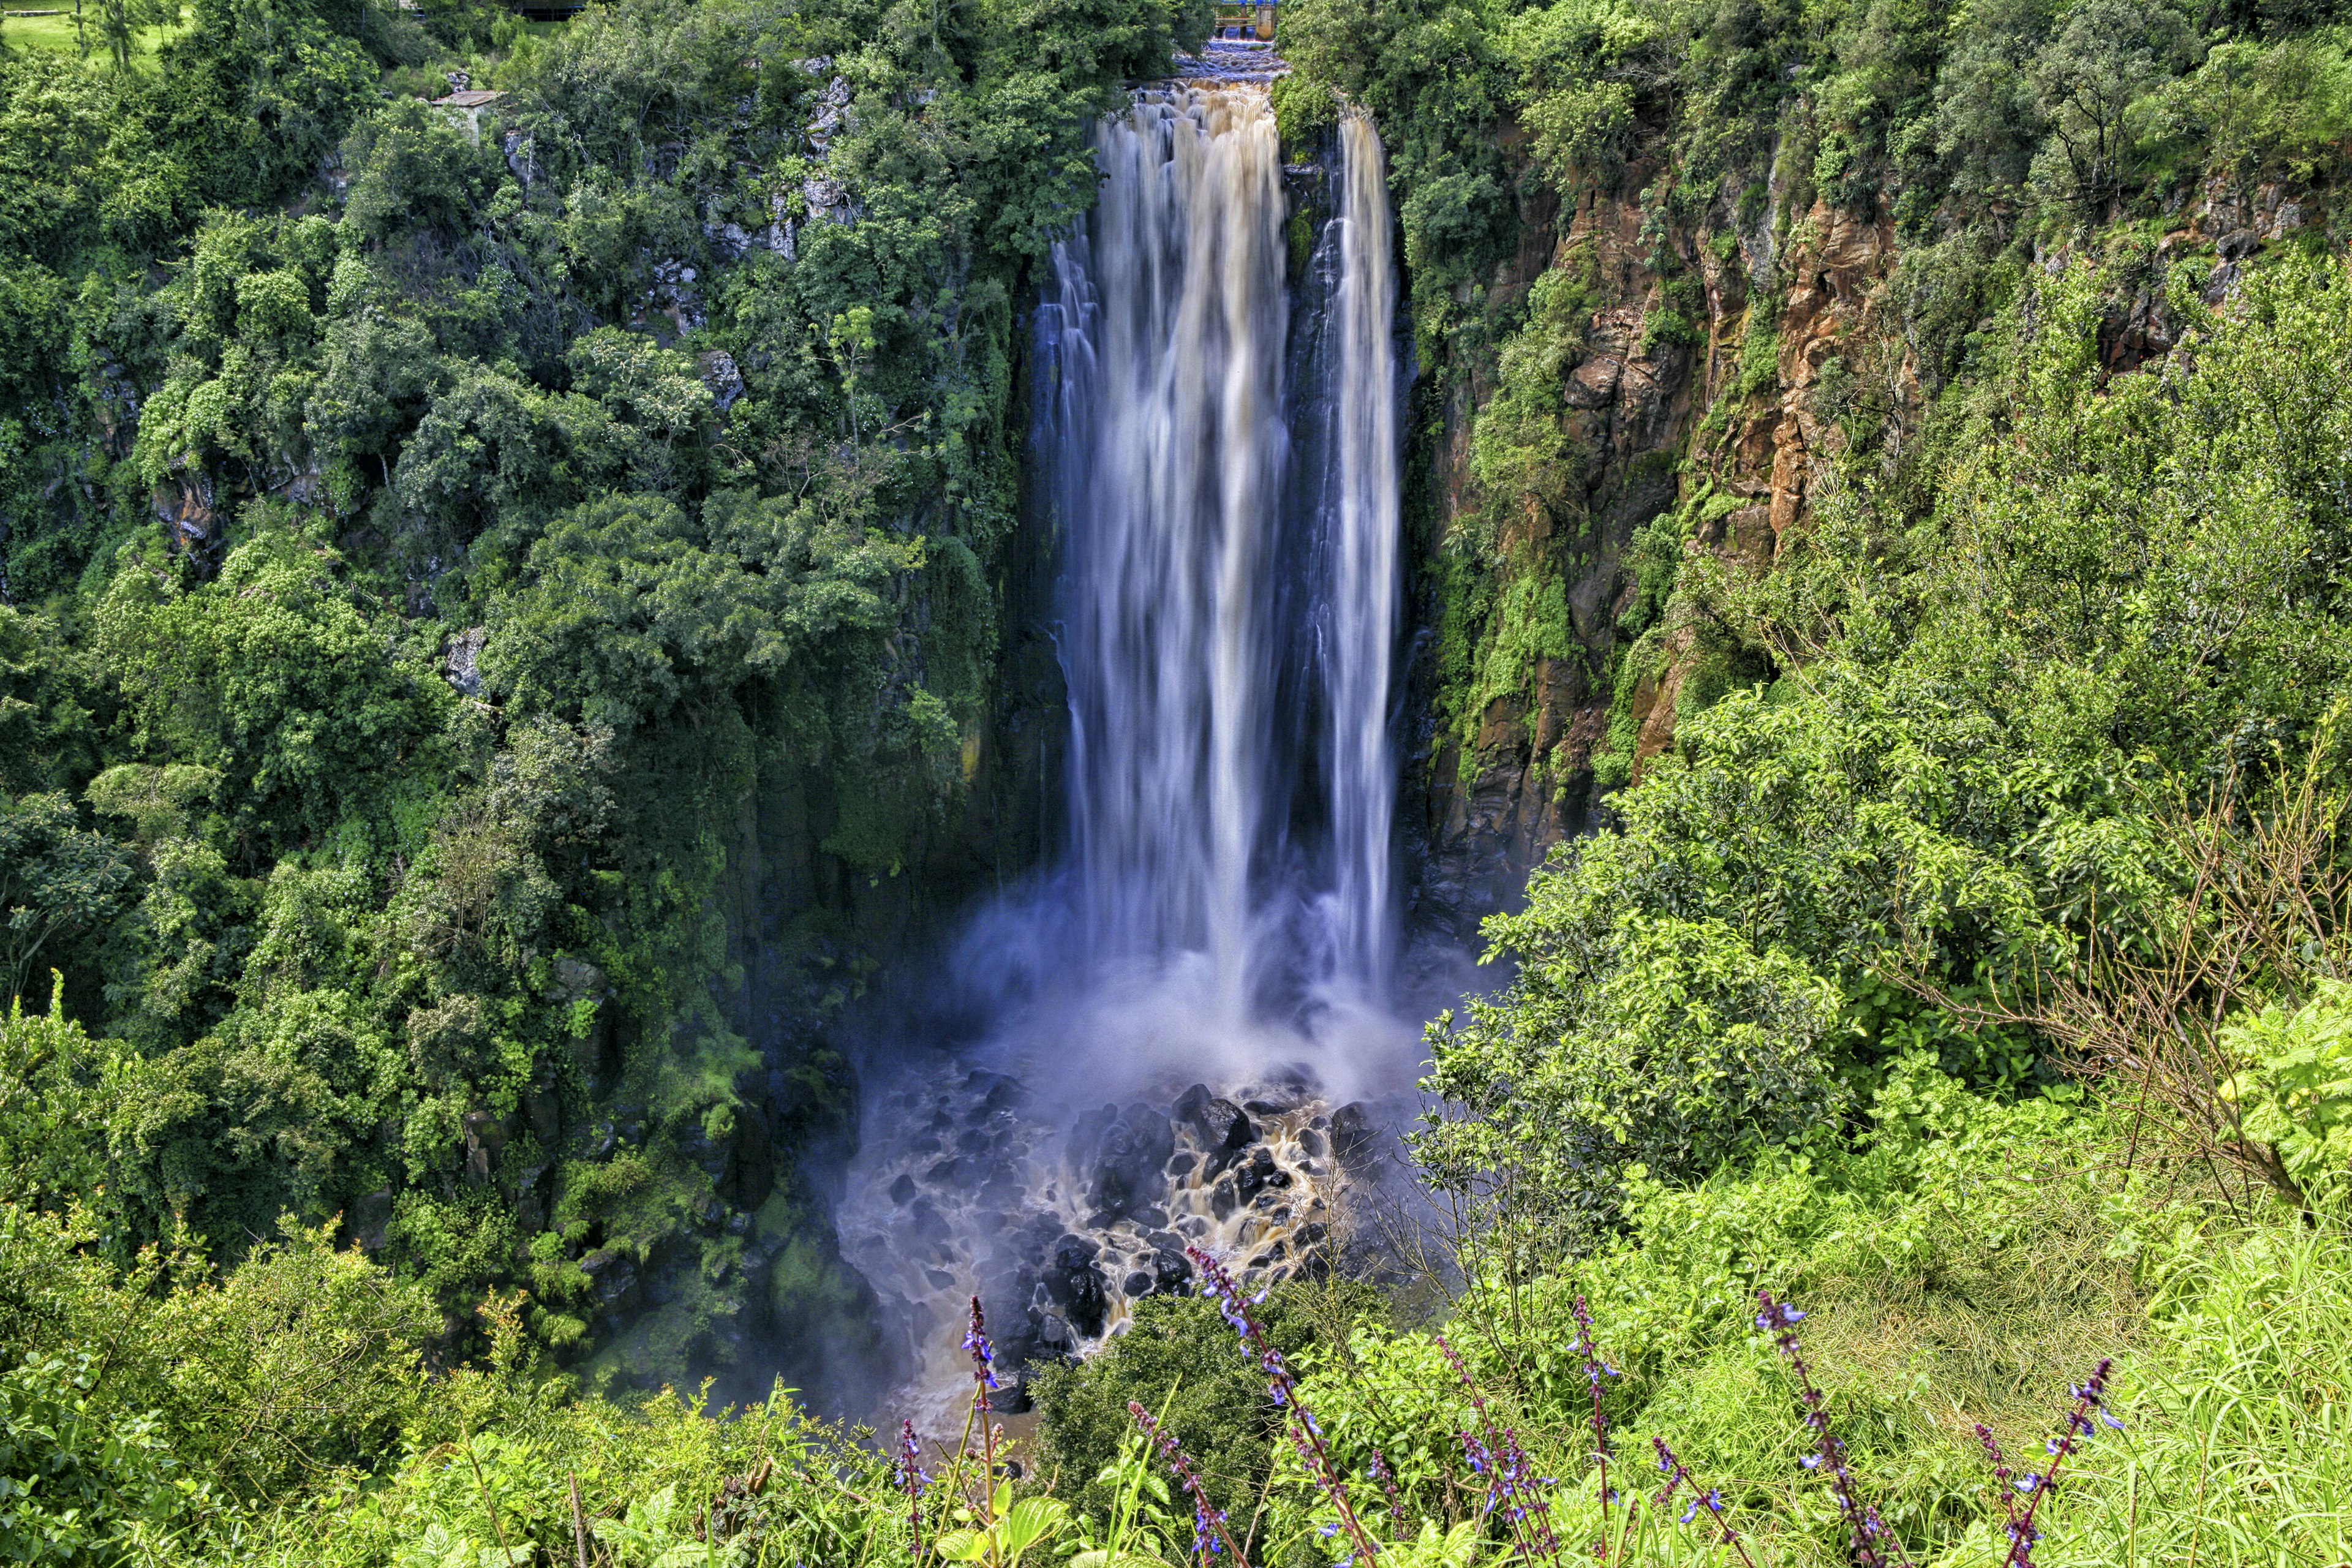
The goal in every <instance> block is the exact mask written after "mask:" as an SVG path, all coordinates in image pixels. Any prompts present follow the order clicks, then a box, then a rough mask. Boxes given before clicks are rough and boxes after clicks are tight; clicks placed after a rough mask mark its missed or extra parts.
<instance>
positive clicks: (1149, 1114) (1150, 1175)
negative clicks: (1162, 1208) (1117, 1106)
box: [1090, 1105, 1176, 1219]
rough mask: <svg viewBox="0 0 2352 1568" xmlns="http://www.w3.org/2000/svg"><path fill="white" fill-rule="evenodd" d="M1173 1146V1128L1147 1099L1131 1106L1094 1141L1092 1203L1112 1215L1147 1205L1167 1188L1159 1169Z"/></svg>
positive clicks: (1136, 1211)
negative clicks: (1140, 1103) (1146, 1103)
mask: <svg viewBox="0 0 2352 1568" xmlns="http://www.w3.org/2000/svg"><path fill="white" fill-rule="evenodd" d="M1174 1152H1176V1130H1175V1128H1174V1127H1172V1126H1171V1125H1170V1123H1169V1121H1168V1118H1167V1117H1165V1116H1162V1115H1161V1114H1160V1112H1159V1111H1157V1110H1152V1109H1151V1108H1150V1106H1148V1105H1130V1106H1129V1107H1128V1108H1127V1109H1126V1110H1124V1111H1122V1112H1120V1114H1119V1116H1118V1120H1116V1121H1113V1122H1112V1123H1111V1124H1110V1125H1109V1126H1108V1127H1107V1128H1105V1129H1104V1130H1103V1134H1102V1138H1101V1141H1100V1142H1098V1143H1097V1145H1096V1151H1095V1159H1094V1168H1093V1172H1092V1179H1091V1183H1090V1191H1091V1194H1092V1196H1093V1200H1094V1203H1095V1206H1096V1207H1097V1208H1099V1209H1100V1210H1101V1211H1102V1212H1103V1213H1105V1214H1107V1215H1110V1216H1111V1217H1112V1218H1114V1219H1118V1218H1123V1217H1126V1216H1128V1215H1133V1214H1136V1213H1138V1212H1139V1211H1140V1210H1144V1209H1147V1208H1149V1207H1150V1205H1152V1203H1153V1202H1154V1201H1155V1200H1156V1199H1158V1198H1159V1197H1160V1194H1162V1193H1163V1192H1164V1191H1165V1190H1166V1178H1165V1177H1163V1176H1162V1175H1161V1174H1160V1171H1161V1169H1162V1167H1164V1166H1165V1165H1166V1164H1167V1163H1168V1158H1169V1156H1170V1155H1171V1154H1173V1153H1174ZM1163 1218H1164V1216H1163Z"/></svg>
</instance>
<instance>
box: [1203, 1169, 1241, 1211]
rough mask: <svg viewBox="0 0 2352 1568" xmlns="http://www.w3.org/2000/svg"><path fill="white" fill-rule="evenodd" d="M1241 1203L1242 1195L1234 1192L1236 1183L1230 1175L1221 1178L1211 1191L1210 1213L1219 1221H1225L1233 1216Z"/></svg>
mask: <svg viewBox="0 0 2352 1568" xmlns="http://www.w3.org/2000/svg"><path fill="white" fill-rule="evenodd" d="M1240 1203H1241V1194H1239V1193H1236V1192H1235V1191H1234V1181H1233V1176H1232V1174H1231V1173H1227V1174H1226V1175H1224V1176H1223V1177H1221V1178H1220V1179H1219V1180H1218V1182H1217V1184H1216V1185H1215V1186H1213V1187H1211V1188H1210V1189H1209V1212H1210V1213H1211V1214H1213V1215H1216V1216H1217V1217H1218V1218H1219V1219H1224V1218H1226V1217H1227V1216H1229V1215H1232V1213H1233V1212H1234V1209H1235V1208H1236V1207H1237V1206H1239V1205H1240Z"/></svg>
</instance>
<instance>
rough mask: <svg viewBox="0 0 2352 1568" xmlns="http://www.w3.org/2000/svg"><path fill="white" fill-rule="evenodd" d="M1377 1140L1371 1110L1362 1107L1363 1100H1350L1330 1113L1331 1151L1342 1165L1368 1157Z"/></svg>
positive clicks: (1377, 1135) (1363, 1160)
mask: <svg viewBox="0 0 2352 1568" xmlns="http://www.w3.org/2000/svg"><path fill="white" fill-rule="evenodd" d="M1379 1141H1380V1133H1379V1131H1378V1130H1376V1129H1375V1128H1374V1127H1373V1126H1372V1117H1371V1112H1370V1111H1369V1110H1365V1109H1364V1103H1363V1101H1361V1100H1350V1101H1349V1102H1348V1103H1347V1104H1345V1105H1343V1106H1341V1107H1340V1108H1339V1110H1335V1111H1333V1112H1332V1113H1331V1153H1332V1155H1333V1157H1335V1158H1336V1159H1338V1161H1339V1163H1341V1164H1342V1165H1356V1164H1360V1163H1363V1162H1365V1161H1367V1160H1369V1159H1370V1158H1371V1156H1372V1153H1373V1152H1374V1151H1375V1149H1376V1148H1377V1147H1378V1145H1379Z"/></svg>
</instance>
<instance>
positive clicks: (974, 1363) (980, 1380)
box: [963, 1296, 1004, 1388]
mask: <svg viewBox="0 0 2352 1568" xmlns="http://www.w3.org/2000/svg"><path fill="white" fill-rule="evenodd" d="M963 1348H964V1349H965V1350H966V1351H968V1352H971V1375H972V1381H973V1382H975V1383H977V1384H980V1385H981V1386H982V1387H983V1388H1002V1387H1003V1386H1004V1385H1003V1384H1001V1383H999V1382H997V1381H996V1347H995V1346H994V1345H992V1344H990V1343H989V1342H988V1324H987V1321H986V1320H985V1319H984V1318H982V1316H981V1311H980V1298H979V1297H977V1296H974V1297H973V1298H972V1299H971V1328H969V1329H967V1330H965V1331H964V1336H963Z"/></svg>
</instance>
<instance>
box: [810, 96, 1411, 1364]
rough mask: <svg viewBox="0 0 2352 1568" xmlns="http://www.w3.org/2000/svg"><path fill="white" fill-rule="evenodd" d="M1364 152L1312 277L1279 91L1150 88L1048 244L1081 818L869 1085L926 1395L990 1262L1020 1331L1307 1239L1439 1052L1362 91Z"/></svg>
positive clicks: (1107, 144) (1040, 442) (1039, 438)
mask: <svg viewBox="0 0 2352 1568" xmlns="http://www.w3.org/2000/svg"><path fill="white" fill-rule="evenodd" d="M1095 154H1096V158H1097V163H1098V165H1099V166H1100V168H1101V170H1102V172H1103V175H1104V184H1103V186H1102V192H1101V198H1100V202H1099V204H1098V205H1097V209H1096V211H1095V212H1094V213H1093V214H1092V215H1091V216H1090V217H1089V219H1088V221H1087V223H1086V224H1085V225H1084V226H1083V227H1082V228H1081V229H1080V230H1079V231H1078V232H1076V233H1074V234H1073V235H1072V236H1070V237H1068V238H1067V239H1066V240H1065V241H1064V242H1062V243H1061V244H1060V245H1058V246H1056V247H1055V251H1054V254H1053V258H1052V267H1051V270H1050V275H1049V279H1048V281H1047V284H1046V287H1045V298H1044V300H1042V301H1041V304H1040V307H1039V310H1038V312H1037V351H1038V363H1039V370H1040V373H1039V377H1038V384H1039V385H1040V387H1041V388H1042V389H1043V390H1041V393H1040V395H1039V399H1038V402H1037V404H1036V406H1035V408H1034V420H1035V424H1034V431H1033V437H1034V447H1035V450H1036V454H1037V458H1038V461H1039V463H1040V466H1041V468H1042V474H1041V483H1040V486H1039V489H1041V491H1042V492H1043V493H1042V495H1041V497H1040V500H1041V503H1042V505H1041V510H1042V512H1043V514H1044V517H1045V521H1046V522H1047V523H1048V524H1049V525H1050V526H1051V527H1052V528H1053V529H1054V530H1055V537H1056V541H1057V542H1058V544H1059V547H1060V550H1061V553H1062V560H1063V575H1062V582H1061V617H1062V626H1061V634H1060V651H1061V658H1062V662H1063V668H1064V672H1065V675H1066V682H1067V686H1068V690H1069V701H1070V716H1071V742H1070V759H1069V774H1068V781H1067V784H1068V795H1069V822H1070V835H1069V843H1068V846H1067V848H1066V854H1065V856H1064V858H1063V859H1062V862H1061V864H1060V866H1059V867H1058V868H1057V869H1056V870H1055V872H1054V873H1053V874H1051V875H1049V876H1047V877H1045V878H1044V879H1040V880H1039V881H1038V882H1036V883H1035V884H1034V885H1033V886H1031V887H1029V888H1027V889H1024V890H1023V891H1022V892H1021V893H1019V894H1018V895H1016V896H1013V897H1009V898H1006V899H1004V900H999V901H998V902H996V903H994V904H993V905H992V906H991V907H989V908H987V909H985V910H981V911H979V912H978V913H977V914H976V915H975V916H974V918H973V920H972V921H971V925H970V926H969V928H968V930H967V931H966V933H965V936H964V938H963V940H962V942H961V944H960V946H959V948H958V950H957V952H956V953H955V955H954V960H953V965H952V974H951V975H950V978H949V980H948V982H947V987H948V989H950V990H951V991H952V992H954V993H955V994H956V996H957V997H958V998H959V1000H960V1002H961V1005H962V1007H963V1009H964V1010H965V1012H966V1013H967V1014H968V1015H977V1016H980V1017H981V1018H982V1019H984V1020H985V1022H984V1026H982V1038H981V1040H980V1041H979V1042H978V1043H977V1044H971V1045H966V1046H964V1047H961V1048H959V1049H957V1050H955V1051H953V1052H946V1051H941V1052H939V1053H936V1054H935V1056H934V1057H933V1058H931V1059H929V1061H928V1062H926V1063H924V1064H920V1065H919V1064H918V1063H917V1062H914V1061H909V1060H901V1061H899V1062H898V1063H897V1064H896V1065H895V1066H894V1067H893V1068H892V1069H891V1071H890V1072H889V1074H888V1076H887V1078H886V1079H883V1080H882V1081H880V1082H877V1083H875V1084H871V1085H869V1088H868V1102H867V1103H868V1115H867V1119H866V1136H865V1139H864V1142H863V1144H862V1150H863V1152H861V1154H860V1155H859V1157H858V1160H857V1162H856V1164H855V1165H854V1166H853V1167H852V1170H851V1172H850V1174H849V1184H848V1196H847V1197H846V1199H845V1202H844V1204H843V1205H842V1207H841V1209H840V1212H839V1216H838V1217H839V1220H840V1226H841V1231H842V1238H843V1243H844V1247H845V1252H846V1253H847V1255H848V1257H849V1258H850V1261H851V1262H853V1263H854V1264H856V1266H857V1267H858V1268H860V1269H861V1270H862V1271H863V1272H864V1273H865V1274H866V1278H867V1279H869V1281H871V1282H872V1283H873V1284H874V1286H875V1287H876V1289H877V1292H879V1293H880V1294H881V1296H882V1297H883V1298H884V1299H885V1300H886V1301H887V1303H889V1304H890V1306H891V1308H892V1310H893V1311H894V1312H895V1313H896V1314H897V1317H898V1324H899V1327H900V1328H901V1330H902V1331H903V1332H904V1333H905V1335H906V1343H907V1347H908V1351H909V1352H910V1353H911V1354H913V1355H914V1356H915V1357H916V1358H917V1361H918V1364H919V1372H918V1375H917V1377H916V1379H915V1381H914V1384H912V1385H910V1388H909V1390H908V1391H907V1392H906V1395H905V1396H904V1397H902V1399H901V1401H900V1403H901V1404H902V1405H907V1406H908V1407H910V1408H916V1409H921V1408H922V1407H923V1406H924V1405H925V1404H926V1402H927V1399H937V1398H944V1397H946V1391H947V1390H948V1389H950V1388H951V1387H952V1386H953V1382H954V1367H953V1363H952V1354H953V1351H952V1347H953V1345H954V1342H955V1336H954V1334H953V1331H952V1324H953V1322H954V1321H955V1318H956V1316H957V1313H958V1311H959V1310H960V1307H961V1301H962V1300H963V1298H965V1297H968V1296H971V1295H978V1296H980V1297H981V1298H982V1300H983V1302H984V1303H985V1304H986V1306H987V1309H988V1312H989V1318H990V1321H991V1324H992V1327H993V1329H994V1331H996V1332H997V1333H998V1335H999V1336H1000V1343H1001V1345H1002V1346H1003V1348H1005V1349H1006V1350H1007V1351H1008V1354H1007V1356H1006V1360H1007V1362H1008V1363H1011V1364H1018V1363H1020V1362H1021V1361H1022V1360H1024V1358H1028V1357H1052V1356H1057V1355H1066V1354H1069V1353H1073V1352H1077V1351H1080V1350H1082V1349H1083V1348H1084V1347H1085V1346H1086V1345H1087V1343H1089V1342H1095V1341H1097V1340H1098V1339H1099V1338H1100V1337H1101V1336H1102V1335H1105V1334H1108V1333H1113V1332H1116V1331H1118V1328H1119V1326H1120V1325H1121V1323H1122V1322H1124V1321H1126V1319H1127V1316H1128V1311H1129V1303H1130V1302H1131V1301H1132V1300H1134V1299H1136V1298H1137V1297H1139V1296H1141V1295H1145V1294H1150V1293H1151V1292H1153V1291H1156V1290H1163V1289H1179V1288H1181V1285H1182V1283H1183V1281H1184V1279H1186V1278H1187V1277H1188V1275H1189V1266H1188V1265H1186V1264H1185V1262H1184V1260H1183V1256H1182V1248H1183V1247H1184V1246H1186V1245H1187V1244H1192V1245H1201V1246H1205V1247H1210V1248H1212V1249H1213V1250H1215V1251H1217V1252H1218V1253H1220V1254H1221V1255H1223V1256H1228V1257H1230V1258H1234V1260H1235V1261H1236V1263H1238V1264H1240V1265H1241V1266H1242V1267H1243V1268H1244V1269H1245V1270H1247V1271H1252V1272H1257V1273H1270V1274H1282V1273H1287V1272H1289V1271H1291V1270H1293V1269H1295V1268H1298V1267H1300V1266H1302V1264H1303V1263H1304V1262H1305V1261H1306V1259H1307V1258H1308V1256H1309V1255H1310V1254H1311V1253H1313V1252H1314V1251H1315V1250H1316V1249H1317V1248H1318V1247H1325V1246H1327V1245H1328V1242H1329V1238H1330V1235H1331V1232H1332V1229H1333V1226H1334V1225H1335V1223H1336V1220H1337V1217H1338V1215H1339V1210H1340V1208H1341V1207H1342V1206H1343V1205H1344V1201H1345V1199H1346V1196H1347V1193H1348V1189H1349V1184H1350V1183H1351V1182H1353V1181H1356V1180H1359V1179H1361V1178H1362V1176H1363V1173H1364V1171H1365V1169H1366V1159H1367V1151H1368V1150H1369V1149H1370V1146H1371V1145H1372V1144H1373V1143H1374V1142H1376V1141H1377V1140H1376V1139H1375V1137H1374V1135H1373V1133H1372V1131H1371V1128H1372V1124H1373V1122H1374V1121H1375V1120H1376V1117H1375V1115H1374V1113H1372V1112H1368V1111H1367V1110H1365V1108H1364V1107H1363V1105H1361V1104H1360V1103H1355V1102H1359V1101H1361V1100H1368V1099H1371V1098H1373V1097H1376V1096H1379V1095H1381V1094H1385V1093H1393V1092H1395V1091H1398V1090H1401V1089H1405V1088H1408V1087H1409V1086H1410V1084H1411V1082H1412V1074H1413V1070H1414V1066H1415V1063H1416V1062H1417V1060H1418V1057H1419V1050H1418V1041H1419V1031H1418V1029H1417V1028H1415V1027H1414V1026H1412V1024H1410V1023H1408V1022H1406V1021H1404V1020H1402V1018H1401V1017H1400V1016H1398V1015H1397V1014H1396V1013H1395V1012H1394V1011H1393V1010H1392V1004H1391V988H1392V979H1391V973H1392V970H1393V968H1394V965H1395V952H1396V947H1397V934H1396V933H1397V929H1398V923H1399V916H1398V910H1397V908H1396V903H1397V893H1396V878H1395V874H1394V870H1393V861H1394V853H1395V850H1394V845H1393V819H1394V816H1395V778H1396V768H1397V763H1396V756H1395V748H1394V746H1393V744H1392V742H1391V729H1392V722H1391V719H1392V715H1391V705H1392V700H1393V698H1392V691H1393V684H1394V682H1393V674H1392V664H1393V660H1394V658H1395V652H1396V643H1397V620H1398V614H1399V594H1400V587H1399V571H1400V567H1399V555H1398V550H1399V538H1398V535H1399V516H1398V511H1399V508H1398V471H1397V470H1398V462H1399V447H1398V429H1397V413H1396V405H1397V400H1398V395H1399V391H1400V383H1399V375H1398V364H1397V355H1396V350H1395V345H1394V337H1393V323H1394V319H1395V312H1396V280H1395V268H1394V261H1393V257H1392V253H1391V228H1390V220H1389V212H1388V204H1387V188H1386V171H1385V168H1384V166H1383V160H1382V153H1381V144H1380V140H1379V137H1378V135H1377V133H1376V132H1375V131H1374V129H1373V127H1372V124H1371V122H1370V120H1369V119H1367V118H1364V117H1362V116H1360V115H1350V116H1349V117H1348V118H1347V119H1345V120H1344V121H1343V122H1342V124H1341V126H1340V128H1339V166H1338V167H1337V168H1336V170H1330V171H1325V172H1321V173H1320V174H1318V175H1317V177H1321V178H1325V179H1327V180H1328V212H1329V214H1330V216H1329V219H1328V223H1327V224H1326V225H1325V226H1324V227H1323V230H1322V232H1321V233H1320V234H1319V235H1318V236H1317V237H1316V244H1315V245H1314V247H1313V251H1312V256H1311V258H1309V259H1308V262H1307V267H1306V268H1304V274H1303V276H1301V277H1299V278H1296V279H1294V278H1289V277H1287V276H1286V273H1287V272H1288V270H1289V266H1290V257H1289V250H1288V245H1287V242H1286V223H1287V221H1288V219H1289V216H1290V212H1291V201H1290V198H1289V197H1288V195H1286V189H1285V178H1286V171H1285V169H1284V167H1283V165H1282V163H1281V160H1280V149H1279V147H1278V145H1277V140H1276V131H1275V122H1274V116H1273V112H1272V110H1271V108H1270V106H1269V103H1268V100H1267V97H1266V94H1265V90H1264V89H1262V88H1259V87H1256V86H1252V85H1225V86H1208V85H1200V84H1195V85H1192V86H1185V87H1176V88H1170V89H1156V90H1150V91H1145V92H1142V93H1139V94H1138V95H1137V96H1136V98H1135V100H1134V101H1133V103H1132V105H1131V107H1130V108H1129V110H1128V112H1126V113H1124V114H1121V115H1118V116H1116V117H1113V118H1110V119H1108V120H1106V121H1103V122H1101V124H1100V125H1099V126H1098V127H1097V132H1096V136H1095ZM1308 173H1313V172H1308ZM1290 174H1291V175H1292V176H1293V177H1294V178H1297V177H1299V176H1300V175H1301V174H1302V172H1301V171H1297V170H1294V171H1290Z"/></svg>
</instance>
